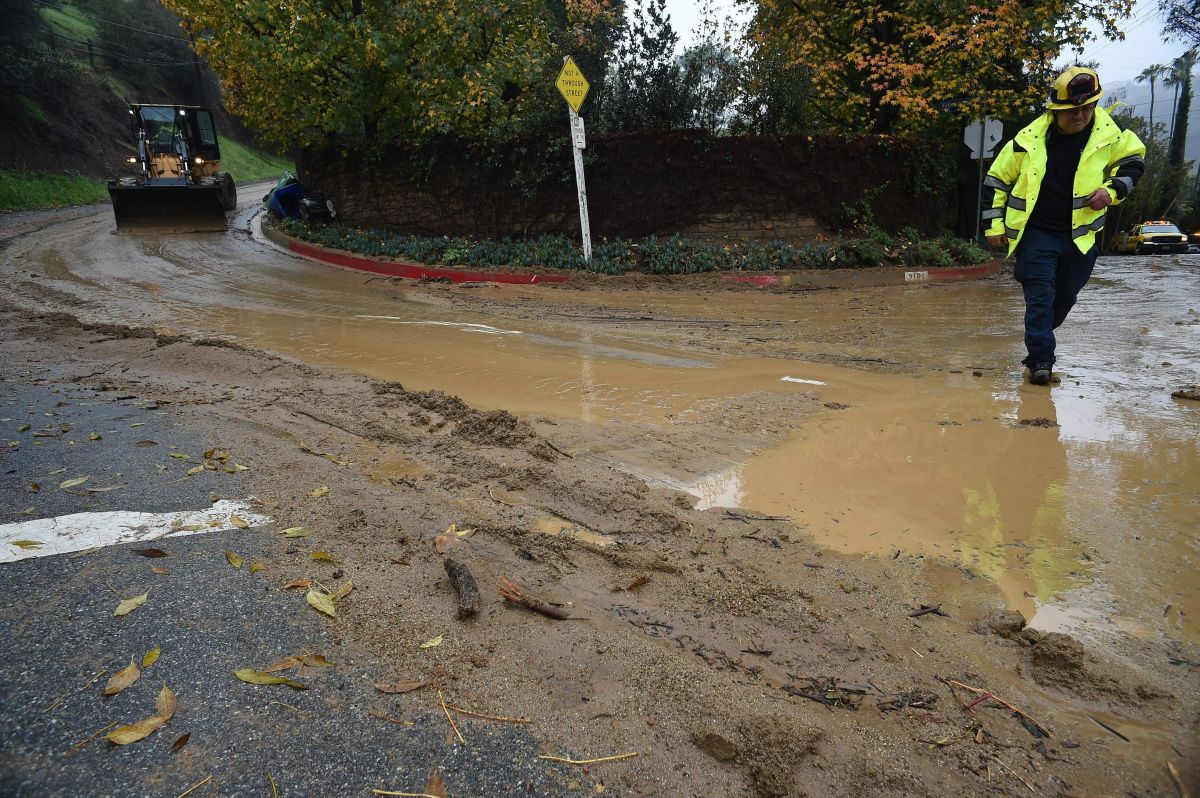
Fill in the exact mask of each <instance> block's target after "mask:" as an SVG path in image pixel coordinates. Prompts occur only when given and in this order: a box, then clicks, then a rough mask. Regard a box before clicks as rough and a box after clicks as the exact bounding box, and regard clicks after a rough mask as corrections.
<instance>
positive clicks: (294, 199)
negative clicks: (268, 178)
mask: <svg viewBox="0 0 1200 798" xmlns="http://www.w3.org/2000/svg"><path fill="white" fill-rule="evenodd" d="M303 197H304V186H303V185H302V184H301V183H299V182H297V183H290V184H288V185H285V186H277V187H276V188H275V189H274V190H273V191H272V192H271V193H270V194H268V195H267V208H268V210H270V211H271V213H273V214H275V215H276V216H280V217H287V218H288V219H299V218H300V200H301V198H303Z"/></svg>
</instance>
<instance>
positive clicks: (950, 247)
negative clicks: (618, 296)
mask: <svg viewBox="0 0 1200 798" xmlns="http://www.w3.org/2000/svg"><path fill="white" fill-rule="evenodd" d="M279 225H280V227H281V228H283V229H284V230H285V231H286V232H288V233H289V234H291V235H294V236H297V237H299V238H302V239H304V240H306V241H311V242H312V243H315V244H319V245H321V246H326V247H330V248H333V249H342V250H348V251H350V252H356V253H358V254H361V255H367V256H371V257H385V258H398V259H403V260H410V261H415V262H417V263H430V264H432V263H443V264H447V265H453V266H471V267H479V268H520V269H544V268H550V269H567V270H576V271H583V270H587V271H593V272H598V273H602V274H621V273H624V272H628V271H640V272H644V273H647V274H662V275H668V274H669V275H681V274H700V273H704V272H714V271H781V270H786V269H844V268H864V267H875V266H886V265H889V264H890V265H903V266H909V267H919V268H933V267H939V266H954V265H970V264H974V263H980V262H982V261H984V260H986V259H987V258H988V257H989V256H988V255H987V253H985V252H984V251H983V250H982V249H980V248H979V247H978V246H976V245H975V244H973V243H972V242H969V241H961V240H958V239H954V238H951V237H943V238H942V239H939V240H937V241H932V240H929V241H922V240H919V239H913V240H910V241H906V242H904V243H902V244H900V245H899V246H898V248H897V249H896V250H892V249H890V248H889V247H888V246H885V245H884V244H883V243H882V242H881V241H877V240H872V239H871V238H844V239H836V240H834V241H816V242H813V243H809V244H804V245H802V246H799V247H797V246H793V245H791V244H788V243H787V242H785V241H769V242H736V243H728V244H716V243H709V242H704V241H697V240H694V239H688V238H683V237H682V236H679V235H673V236H670V237H669V238H658V237H656V236H648V237H646V238H645V239H644V240H642V241H641V242H640V243H633V242H629V241H623V240H620V239H617V240H615V241H610V242H603V243H601V244H599V245H598V246H596V247H595V248H594V249H593V253H592V261H591V263H585V262H584V260H583V253H582V251H581V250H580V249H579V247H578V245H577V244H576V243H575V242H574V241H573V240H571V239H568V238H565V237H563V236H541V237H539V238H531V239H520V240H517V239H503V240H501V241H476V240H472V239H465V238H449V237H428V236H409V235H399V234H396V233H391V232H388V231H385V230H359V229H356V228H353V227H347V226H345V225H341V224H331V225H327V226H325V227H309V226H308V225H306V224H304V223H303V222H299V221H296V220H293V219H284V220H281V221H280V222H279ZM890 240H891V239H889V241H890ZM892 243H893V244H894V243H895V242H892Z"/></svg>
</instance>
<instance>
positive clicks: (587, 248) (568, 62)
mask: <svg viewBox="0 0 1200 798" xmlns="http://www.w3.org/2000/svg"><path fill="white" fill-rule="evenodd" d="M554 85H555V86H557V87H558V91H559V93H560V94H562V96H563V99H564V100H566V101H567V113H568V115H569V116H568V118H569V119H570V122H571V152H572V153H573V154H574V156H575V188H576V190H577V191H578V193H579V229H580V231H581V232H582V233H583V259H584V261H586V262H588V263H591V260H592V228H591V225H590V224H589V223H588V208H587V184H586V183H585V182H584V179H583V151H584V150H585V149H586V148H587V137H586V135H585V133H584V129H583V117H581V116H580V115H579V107H580V106H581V105H583V99H584V98H585V97H587V93H588V88H589V86H588V82H587V78H585V77H584V76H583V73H582V72H580V71H579V67H577V66H576V65H575V60H574V59H573V58H571V56H567V57H566V58H564V59H563V68H562V71H561V72H559V73H558V80H556V81H555V83H554Z"/></svg>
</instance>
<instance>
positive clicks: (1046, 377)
mask: <svg viewBox="0 0 1200 798" xmlns="http://www.w3.org/2000/svg"><path fill="white" fill-rule="evenodd" d="M1053 370H1054V364H1053V363H1045V362H1038V363H1030V364H1029V382H1030V383H1031V384H1033V385H1049V384H1050V375H1051V372H1052V371H1053Z"/></svg>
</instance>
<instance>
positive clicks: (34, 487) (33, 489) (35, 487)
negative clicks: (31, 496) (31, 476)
mask: <svg viewBox="0 0 1200 798" xmlns="http://www.w3.org/2000/svg"><path fill="white" fill-rule="evenodd" d="M41 489H42V484H41V483H40V482H30V483H29V492H30V493H37V492H38V491H40V490H41Z"/></svg>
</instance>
